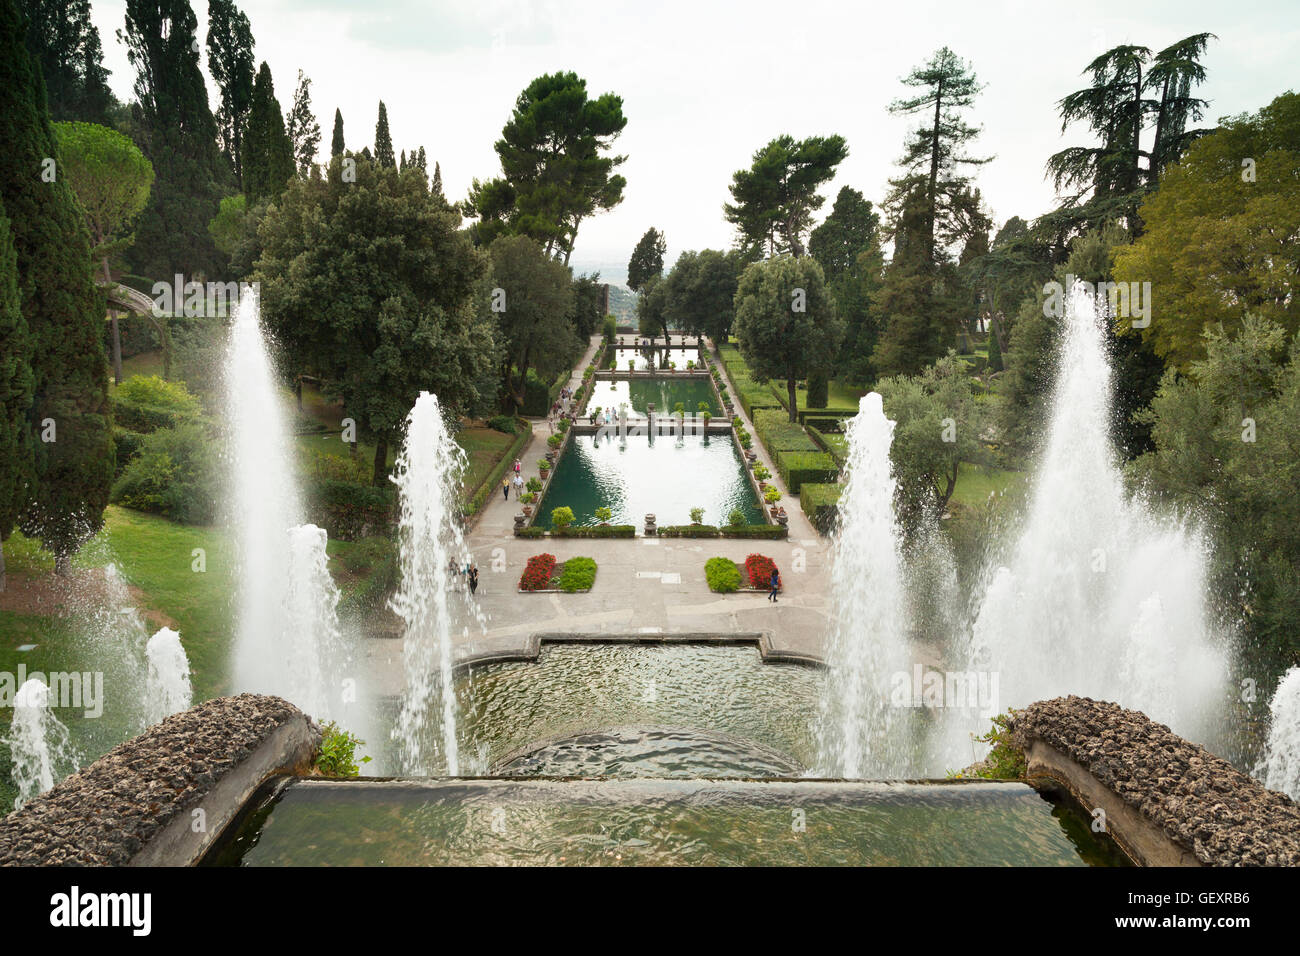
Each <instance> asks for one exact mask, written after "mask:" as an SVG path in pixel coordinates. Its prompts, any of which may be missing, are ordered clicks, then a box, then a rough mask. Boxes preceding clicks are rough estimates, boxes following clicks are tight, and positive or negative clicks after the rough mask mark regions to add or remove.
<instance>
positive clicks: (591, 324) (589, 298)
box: [569, 272, 605, 349]
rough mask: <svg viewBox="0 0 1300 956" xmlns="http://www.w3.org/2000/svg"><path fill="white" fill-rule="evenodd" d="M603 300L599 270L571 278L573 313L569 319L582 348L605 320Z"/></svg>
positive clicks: (602, 286) (602, 284) (602, 285)
mask: <svg viewBox="0 0 1300 956" xmlns="http://www.w3.org/2000/svg"><path fill="white" fill-rule="evenodd" d="M603 301H604V283H602V282H601V281H600V273H599V272H594V273H592V274H591V275H581V276H578V277H576V278H575V279H574V280H573V313H572V315H570V317H569V321H570V323H571V324H572V325H573V332H574V334H575V335H576V336H577V339H578V341H579V342H580V343H581V344H582V347H583V348H584V349H585V348H586V347H587V342H588V341H589V340H590V339H591V337H592V335H594V334H595V332H596V330H597V329H598V328H600V324H601V323H602V322H603V321H604V320H605V312H604V310H603V309H602V308H601V303H602V302H603Z"/></svg>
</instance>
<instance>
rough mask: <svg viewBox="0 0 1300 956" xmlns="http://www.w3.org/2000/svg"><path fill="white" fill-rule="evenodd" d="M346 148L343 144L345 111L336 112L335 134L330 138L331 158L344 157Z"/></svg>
mask: <svg viewBox="0 0 1300 956" xmlns="http://www.w3.org/2000/svg"><path fill="white" fill-rule="evenodd" d="M345 148H346V147H345V146H344V143H343V111H342V110H340V109H335V110H334V133H333V135H332V136H331V137H330V158H331V159H332V158H334V157H335V156H342V155H343V150H344V149H345Z"/></svg>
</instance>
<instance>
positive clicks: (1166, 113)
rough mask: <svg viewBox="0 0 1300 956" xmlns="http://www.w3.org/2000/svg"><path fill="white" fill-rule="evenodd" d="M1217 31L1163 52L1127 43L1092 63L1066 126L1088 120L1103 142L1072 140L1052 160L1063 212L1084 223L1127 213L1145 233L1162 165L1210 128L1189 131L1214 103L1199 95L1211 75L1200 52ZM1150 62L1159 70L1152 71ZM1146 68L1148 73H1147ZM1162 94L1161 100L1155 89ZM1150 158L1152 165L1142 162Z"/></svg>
mask: <svg viewBox="0 0 1300 956" xmlns="http://www.w3.org/2000/svg"><path fill="white" fill-rule="evenodd" d="M1213 36H1214V34H1212V33H1197V34H1193V35H1192V36H1189V37H1186V38H1185V39H1183V40H1180V41H1179V42H1177V43H1175V44H1174V45H1173V46H1170V47H1167V48H1166V49H1164V50H1161V51H1160V52H1159V53H1158V54H1156V56H1155V59H1154V62H1152V55H1151V50H1150V49H1149V48H1148V47H1145V46H1138V45H1134V44H1124V45H1121V46H1117V47H1114V48H1112V49H1110V50H1107V51H1106V52H1105V53H1102V54H1101V55H1100V56H1098V57H1097V58H1096V59H1094V60H1093V61H1092V62H1091V63H1089V64H1088V66H1087V67H1086V68H1085V69H1084V73H1085V74H1087V75H1089V76H1090V77H1091V84H1090V85H1089V86H1087V87H1085V88H1084V89H1081V90H1077V91H1075V92H1074V93H1071V94H1069V95H1068V96H1066V97H1064V98H1062V100H1061V101H1060V110H1061V131H1062V132H1064V131H1065V130H1066V129H1067V128H1068V127H1069V126H1070V124H1071V123H1075V122H1081V123H1084V124H1085V125H1087V127H1088V128H1089V129H1090V130H1091V131H1092V132H1093V133H1094V134H1095V135H1096V136H1098V137H1099V138H1100V140H1101V141H1100V143H1099V144H1098V145H1096V146H1070V147H1067V148H1066V149H1063V150H1061V151H1060V152H1058V153H1054V154H1053V155H1052V156H1051V158H1050V159H1048V161H1047V169H1048V172H1049V173H1050V174H1051V176H1052V179H1053V182H1054V184H1055V186H1056V188H1057V190H1058V191H1059V190H1062V189H1069V188H1073V189H1076V190H1077V191H1076V192H1075V193H1073V194H1071V195H1069V196H1067V197H1066V199H1065V201H1064V204H1063V207H1062V210H1061V211H1062V212H1063V213H1064V214H1065V215H1066V216H1067V217H1068V218H1070V219H1071V220H1073V221H1075V222H1078V223H1088V224H1093V225H1095V224H1098V223H1100V222H1103V221H1105V220H1108V219H1122V220H1123V221H1124V223H1125V224H1126V225H1127V227H1128V229H1129V231H1130V232H1132V233H1134V234H1135V235H1140V234H1141V231H1142V221H1141V219H1140V218H1139V217H1138V215H1137V207H1138V204H1139V203H1140V202H1141V199H1142V195H1143V193H1144V192H1145V191H1147V190H1149V189H1152V188H1154V187H1155V186H1156V184H1157V183H1158V182H1159V178H1160V173H1161V171H1162V170H1163V169H1164V168H1165V167H1166V166H1168V165H1169V164H1170V163H1173V162H1175V161H1176V160H1177V159H1178V157H1179V156H1181V155H1182V153H1183V152H1184V151H1185V150H1186V149H1187V147H1188V146H1189V145H1190V144H1191V142H1192V141H1193V140H1194V139H1195V138H1196V137H1197V136H1199V135H1201V134H1202V133H1203V132H1204V130H1189V129H1187V124H1188V122H1189V121H1199V120H1200V118H1201V114H1202V111H1203V110H1204V109H1205V107H1206V106H1207V105H1208V104H1207V103H1206V101H1205V100H1201V99H1198V98H1196V97H1194V96H1192V95H1191V90H1192V87H1193V86H1194V85H1196V84H1199V83H1201V82H1202V81H1203V80H1204V79H1205V68H1204V67H1203V66H1201V64H1200V62H1199V58H1200V57H1201V56H1202V55H1203V54H1204V52H1205V48H1206V46H1207V45H1208V43H1209V41H1210V39H1211V38H1213ZM1148 62H1151V69H1150V70H1146V66H1147V64H1148ZM1144 70H1145V71H1146V72H1144ZM1152 93H1158V94H1159V99H1151V98H1150V94H1152ZM1152 120H1154V124H1155V135H1154V142H1153V143H1152V148H1151V149H1150V150H1144V149H1143V148H1142V137H1143V131H1144V130H1145V129H1146V128H1147V126H1148V125H1149V124H1150V123H1151V121H1152ZM1143 159H1146V161H1147V164H1146V166H1145V167H1144V166H1143V165H1142V160H1143Z"/></svg>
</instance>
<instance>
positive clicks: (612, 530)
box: [539, 524, 636, 538]
mask: <svg viewBox="0 0 1300 956" xmlns="http://www.w3.org/2000/svg"><path fill="white" fill-rule="evenodd" d="M539 530H540V529H539ZM551 535H552V536H553V537H556V538H635V537H636V525H631V524H598V525H592V526H591V527H587V528H583V527H578V528H574V527H568V528H556V529H553V530H552V531H551Z"/></svg>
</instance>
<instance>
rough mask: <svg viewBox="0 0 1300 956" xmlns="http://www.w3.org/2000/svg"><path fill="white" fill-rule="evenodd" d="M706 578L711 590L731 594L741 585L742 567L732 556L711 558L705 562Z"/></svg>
mask: <svg viewBox="0 0 1300 956" xmlns="http://www.w3.org/2000/svg"><path fill="white" fill-rule="evenodd" d="M704 579H705V580H706V581H708V582H709V590H710V591H717V592H718V593H719V594H729V593H730V592H732V591H735V590H737V589H739V587H740V568H738V567H736V562H735V561H732V560H731V559H730V558H709V560H708V561H705V562H704Z"/></svg>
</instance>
